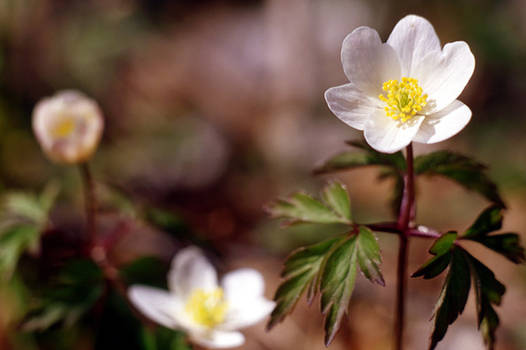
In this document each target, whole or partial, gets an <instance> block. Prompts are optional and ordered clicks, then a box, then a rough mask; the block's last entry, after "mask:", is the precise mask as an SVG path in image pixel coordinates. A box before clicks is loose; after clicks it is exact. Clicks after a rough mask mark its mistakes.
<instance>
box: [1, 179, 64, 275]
mask: <svg viewBox="0 0 526 350" xmlns="http://www.w3.org/2000/svg"><path fill="white" fill-rule="evenodd" d="M57 194H58V187H57V185H56V184H55V183H50V184H49V185H47V186H46V187H45V189H44V190H43V191H42V193H40V194H39V195H36V194H33V193H22V192H12V193H7V194H5V195H4V196H3V198H2V210H1V216H0V279H2V280H3V281H6V280H9V279H10V278H11V276H12V274H13V272H14V271H15V268H16V266H17V264H18V260H19V259H20V257H21V255H22V254H23V253H25V252H30V253H33V254H36V253H38V251H39V248H40V237H41V235H42V233H43V232H44V231H45V229H46V227H47V225H48V222H49V212H50V209H51V208H52V206H53V203H54V202H55V199H56V196H57Z"/></svg>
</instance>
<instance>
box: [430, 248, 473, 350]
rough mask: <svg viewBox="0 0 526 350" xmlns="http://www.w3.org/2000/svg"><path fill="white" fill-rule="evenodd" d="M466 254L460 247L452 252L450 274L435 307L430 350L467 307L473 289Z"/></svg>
mask: <svg viewBox="0 0 526 350" xmlns="http://www.w3.org/2000/svg"><path fill="white" fill-rule="evenodd" d="M466 254H467V252H465V251H464V250H463V249H462V248H459V247H455V248H453V249H452V250H451V264H450V267H449V272H448V275H447V277H446V280H445V282H444V285H443V287H442V291H441V293H440V297H439V299H438V302H437V304H436V306H435V312H434V319H435V322H434V327H433V333H432V335H431V344H430V346H429V349H430V350H433V349H434V348H435V347H436V346H437V344H438V342H440V341H441V340H442V339H443V338H444V336H445V334H446V331H447V329H448V327H449V325H450V324H452V323H453V322H455V320H456V319H457V318H458V316H459V315H460V314H462V312H463V311H464V308H465V306H466V302H467V300H468V295H469V290H470V288H471V282H470V281H471V280H470V268H469V263H468V260H467V257H466Z"/></svg>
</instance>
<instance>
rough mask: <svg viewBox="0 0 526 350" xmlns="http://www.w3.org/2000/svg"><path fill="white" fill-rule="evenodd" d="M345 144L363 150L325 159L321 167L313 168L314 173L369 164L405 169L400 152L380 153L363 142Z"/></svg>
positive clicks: (399, 169) (398, 169)
mask: <svg viewBox="0 0 526 350" xmlns="http://www.w3.org/2000/svg"><path fill="white" fill-rule="evenodd" d="M347 144H349V145H351V146H354V147H357V148H360V149H361V150H363V151H365V152H361V153H357V152H343V153H339V154H337V155H335V156H333V157H332V158H330V159H329V160H327V161H326V162H325V163H324V164H323V165H322V166H321V167H319V168H317V169H315V170H314V173H315V174H324V173H329V172H334V171H341V170H350V169H356V168H361V167H365V166H371V165H380V166H388V167H393V168H394V169H396V170H397V171H399V172H401V171H403V170H404V169H405V159H404V156H403V154H402V152H396V153H393V154H387V153H381V152H378V151H376V150H374V149H373V148H371V147H369V145H367V144H366V143H364V142H357V141H349V142H347Z"/></svg>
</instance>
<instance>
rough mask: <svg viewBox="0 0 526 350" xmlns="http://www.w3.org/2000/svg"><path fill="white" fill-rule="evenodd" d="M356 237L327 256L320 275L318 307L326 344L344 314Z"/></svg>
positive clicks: (351, 282) (352, 281) (350, 288)
mask: <svg viewBox="0 0 526 350" xmlns="http://www.w3.org/2000/svg"><path fill="white" fill-rule="evenodd" d="M356 241H357V236H356V235H355V236H351V237H349V238H347V239H346V240H345V241H344V242H343V243H341V244H340V245H339V246H338V247H337V248H336V249H334V251H333V252H332V253H331V254H330V256H329V257H328V258H327V262H326V264H325V268H324V271H323V274H322V276H321V282H320V289H321V310H322V312H323V313H324V314H325V315H326V316H325V345H326V346H328V345H329V344H330V343H331V342H332V340H333V339H334V336H335V335H336V332H337V331H338V329H339V328H340V323H341V320H342V317H343V315H344V314H345V313H346V312H347V309H348V308H349V301H350V299H351V294H352V291H353V289H354V284H355V281H356V267H357V249H356Z"/></svg>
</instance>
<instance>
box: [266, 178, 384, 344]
mask: <svg viewBox="0 0 526 350" xmlns="http://www.w3.org/2000/svg"><path fill="white" fill-rule="evenodd" d="M322 198H323V202H322V201H319V200H317V199H314V198H313V197H311V196H309V195H307V194H305V193H296V194H294V195H292V196H291V197H290V198H288V199H283V200H278V201H276V202H274V203H273V204H271V205H270V206H269V208H268V211H269V212H270V214H271V215H273V216H274V217H279V218H284V219H286V220H287V222H288V223H289V224H294V223H317V224H320V225H325V224H334V223H342V224H347V225H348V227H347V232H346V234H344V235H342V236H340V237H336V238H332V239H329V240H326V241H323V242H321V243H318V244H314V245H311V246H308V247H303V248H300V249H298V250H296V251H295V252H293V253H292V254H291V255H290V256H289V258H288V259H287V261H286V263H285V268H284V270H283V272H282V277H283V278H284V282H283V283H282V284H281V285H280V287H279V288H278V290H277V291H276V294H275V296H274V299H275V301H276V303H277V305H276V307H275V309H274V310H273V312H272V314H271V319H270V321H269V323H268V328H269V329H270V328H272V327H273V326H275V325H276V324H277V323H279V322H280V321H282V320H283V319H284V318H285V317H286V316H287V315H288V314H289V313H291V312H292V311H293V309H294V306H295V305H296V303H297V302H298V300H299V299H300V298H301V296H302V295H303V294H306V295H307V300H308V302H312V300H313V298H314V296H315V295H316V294H317V292H320V294H321V310H322V313H323V314H324V315H325V334H326V335H325V344H326V345H328V344H329V343H330V342H331V341H332V340H333V338H334V336H335V334H336V332H337V331H338V329H339V326H340V323H341V320H342V317H343V316H344V314H345V313H346V311H347V309H348V308H349V302H350V299H351V295H352V292H353V289H354V285H355V282H356V274H357V271H358V269H360V271H361V272H362V273H363V275H364V276H365V277H366V278H367V279H369V280H370V281H372V282H375V283H378V284H380V285H384V284H385V283H384V279H383V277H382V274H381V272H380V268H379V264H380V262H381V257H380V248H379V246H378V243H377V241H376V237H375V236H374V234H373V232H372V231H371V230H370V229H369V228H367V227H365V226H360V225H354V224H353V222H352V216H351V204H350V200H349V196H348V194H347V191H346V189H345V188H344V186H343V185H341V184H339V183H331V184H329V185H327V186H326V187H325V188H324V190H323V192H322Z"/></svg>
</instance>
